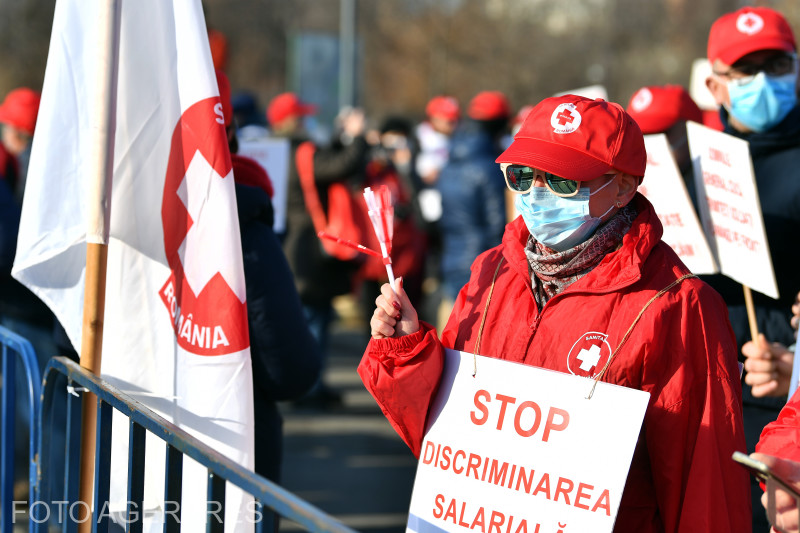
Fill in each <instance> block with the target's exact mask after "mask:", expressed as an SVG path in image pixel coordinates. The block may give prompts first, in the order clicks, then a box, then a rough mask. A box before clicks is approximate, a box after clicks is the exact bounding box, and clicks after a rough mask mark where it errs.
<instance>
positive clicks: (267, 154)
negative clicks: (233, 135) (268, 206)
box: [239, 137, 290, 233]
mask: <svg viewBox="0 0 800 533" xmlns="http://www.w3.org/2000/svg"><path fill="white" fill-rule="evenodd" d="M239 154H241V155H244V156H247V157H251V158H253V159H255V160H256V161H258V162H259V163H260V164H261V166H262V167H264V168H265V169H267V174H269V179H270V181H272V188H273V189H274V194H273V196H272V207H273V209H274V210H275V223H274V224H273V226H272V228H273V229H274V230H275V233H283V232H284V231H286V194H287V188H288V185H289V156H290V146H289V139H278V138H270V137H264V138H252V139H246V140H239Z"/></svg>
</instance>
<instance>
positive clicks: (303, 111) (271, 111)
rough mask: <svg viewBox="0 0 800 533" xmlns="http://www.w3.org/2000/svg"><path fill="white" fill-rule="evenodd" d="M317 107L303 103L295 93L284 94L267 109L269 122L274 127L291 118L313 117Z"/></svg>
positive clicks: (273, 100) (275, 99) (274, 99)
mask: <svg viewBox="0 0 800 533" xmlns="http://www.w3.org/2000/svg"><path fill="white" fill-rule="evenodd" d="M316 112H317V106H315V105H313V104H306V103H305V102H301V101H300V99H299V98H298V97H297V95H296V94H294V93H282V94H279V95H278V96H276V97H275V98H273V99H272V101H271V102H270V103H269V106H268V107H267V120H269V123H270V124H272V125H273V126H274V125H275V124H277V123H278V122H281V121H282V120H285V119H287V118H289V117H292V116H294V117H302V116H305V115H313V114H314V113H316Z"/></svg>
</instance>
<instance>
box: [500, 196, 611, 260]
mask: <svg viewBox="0 0 800 533" xmlns="http://www.w3.org/2000/svg"><path fill="white" fill-rule="evenodd" d="M612 181H614V180H609V181H608V183H606V184H605V185H603V186H602V187H600V188H599V189H597V190H596V191H593V192H591V193H590V192H589V189H587V188H586V187H581V188H580V190H579V191H578V194H576V195H575V196H571V197H569V198H562V197H560V196H556V195H555V194H553V193H551V192H550V191H548V190H547V188H546V187H534V188H533V189H531V192H529V193H527V194H517V195H516V199H515V200H514V206H515V207H516V208H517V211H519V213H520V214H521V215H522V219H523V220H524V221H525V225H526V226H528V231H530V232H531V235H533V236H534V238H535V239H536V240H537V241H539V242H540V243H542V244H544V245H545V246H547V247H548V248H552V249H553V250H556V251H557V252H563V251H565V250H569V249H570V248H573V247H575V246H577V245H579V244H581V243H582V242H585V241H586V240H587V239H589V237H591V236H592V235H593V234H594V231H595V230H596V229H597V226H599V225H600V221H601V219H602V218H603V217H604V216H606V215H607V214H608V213H609V212H610V211H611V210H612V209H614V206H613V205H612V206H611V207H609V208H608V210H607V211H606V212H605V213H603V214H602V215H600V216H599V217H593V216H592V215H590V214H589V198H590V197H591V196H592V195H594V194H597V193H598V192H600V191H601V190H603V189H604V188H606V187H607V186H608V185H609V184H610V183H611V182H612Z"/></svg>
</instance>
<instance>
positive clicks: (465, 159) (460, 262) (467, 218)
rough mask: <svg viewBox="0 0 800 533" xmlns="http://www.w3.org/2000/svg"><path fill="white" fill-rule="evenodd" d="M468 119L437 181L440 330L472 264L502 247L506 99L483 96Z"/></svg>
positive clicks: (475, 100) (493, 93) (473, 103)
mask: <svg viewBox="0 0 800 533" xmlns="http://www.w3.org/2000/svg"><path fill="white" fill-rule="evenodd" d="M467 117H468V118H467V119H466V120H463V121H462V122H461V123H460V124H459V125H458V127H457V128H456V131H455V133H454V134H453V137H452V139H451V141H450V156H449V160H448V162H447V164H446V165H445V166H444V168H443V169H442V171H441V173H440V174H439V179H438V180H437V181H436V189H437V191H438V192H439V194H440V196H441V199H442V216H441V219H440V220H439V225H438V229H439V233H440V236H441V260H440V262H441V266H440V276H441V281H442V289H443V290H442V293H443V294H442V302H441V303H440V306H439V307H440V309H439V320H438V321H439V324H437V325H438V326H440V328H441V327H444V325H445V323H446V321H447V317H448V316H449V314H450V310H451V309H452V307H453V303H454V302H455V299H456V296H457V295H458V291H459V290H460V289H461V287H463V286H464V284H465V283H466V282H467V281H468V280H469V274H470V268H469V265H470V263H472V261H473V259H475V257H477V256H478V254H480V253H481V252H483V251H484V250H488V249H489V248H493V247H495V246H497V245H498V244H500V240H501V239H502V237H503V228H505V225H506V210H505V186H504V185H503V182H502V181H501V180H498V179H497V165H496V164H495V162H494V160H495V159H496V158H497V156H498V155H500V152H502V151H503V147H502V146H501V140H502V138H503V136H504V135H505V134H506V133H507V132H508V122H509V119H510V117H511V106H510V105H509V102H508V99H507V98H506V97H505V95H504V94H503V93H501V92H499V91H483V92H480V93H478V94H476V95H475V96H474V97H473V98H472V99H471V100H470V102H469V106H468V108H467Z"/></svg>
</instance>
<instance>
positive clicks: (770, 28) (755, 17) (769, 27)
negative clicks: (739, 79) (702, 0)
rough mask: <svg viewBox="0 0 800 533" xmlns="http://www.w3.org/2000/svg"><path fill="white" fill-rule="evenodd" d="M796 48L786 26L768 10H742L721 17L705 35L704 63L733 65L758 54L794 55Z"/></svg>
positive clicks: (789, 28)
mask: <svg viewBox="0 0 800 533" xmlns="http://www.w3.org/2000/svg"><path fill="white" fill-rule="evenodd" d="M796 49H797V45H796V43H795V40H794V33H792V28H791V27H789V23H788V22H786V19H785V18H783V15H781V14H780V13H779V12H777V11H775V10H774V9H770V8H768V7H743V8H741V9H739V10H738V11H734V12H733V13H727V14H725V15H722V16H721V17H720V18H718V19H717V20H716V22H714V24H713V25H712V26H711V31H710V32H709V34H708V60H709V61H711V62H712V63H713V62H714V61H715V60H716V59H719V60H720V61H722V62H723V63H725V64H726V65H733V64H734V63H736V62H737V61H738V60H739V59H741V58H743V57H744V56H746V55H747V54H751V53H753V52H758V51H759V50H783V51H785V52H794V51H795V50H796Z"/></svg>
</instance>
